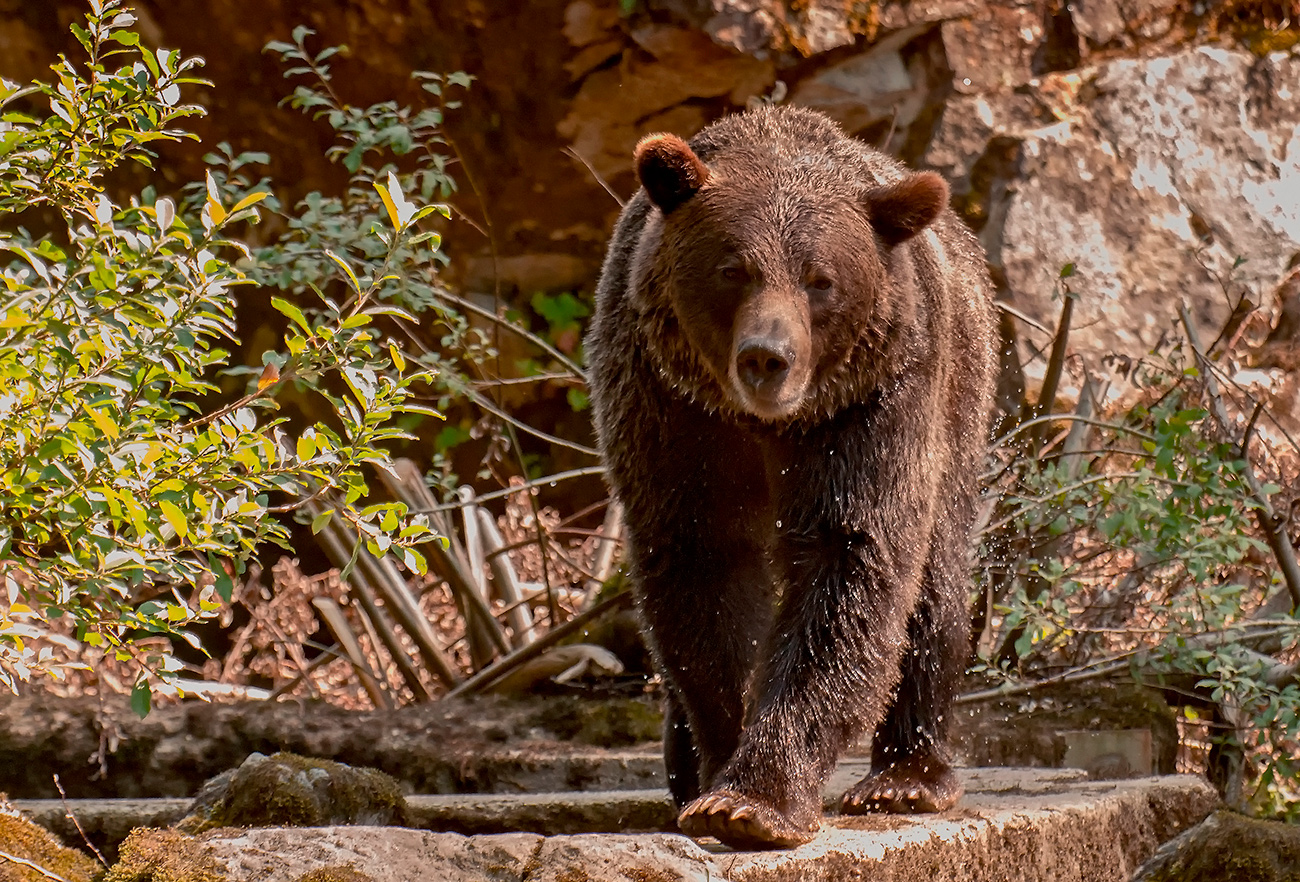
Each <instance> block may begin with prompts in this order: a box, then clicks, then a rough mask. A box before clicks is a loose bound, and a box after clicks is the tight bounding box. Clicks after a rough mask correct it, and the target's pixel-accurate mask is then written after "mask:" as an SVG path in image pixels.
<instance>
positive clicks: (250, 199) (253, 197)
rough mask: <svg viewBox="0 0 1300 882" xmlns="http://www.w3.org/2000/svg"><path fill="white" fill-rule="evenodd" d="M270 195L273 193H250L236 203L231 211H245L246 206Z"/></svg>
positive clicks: (232, 212)
mask: <svg viewBox="0 0 1300 882" xmlns="http://www.w3.org/2000/svg"><path fill="white" fill-rule="evenodd" d="M270 195H271V194H270V193H249V194H248V195H247V196H245V197H244V198H243V199H240V200H239V201H238V202H236V203H235V207H234V208H232V209H230V213H231V214H234V213H236V212H239V211H243V210H244V209H245V208H248V207H249V206H250V205H256V204H257V203H259V202H261V201H262V200H263V199H265V198H266V197H267V196H270Z"/></svg>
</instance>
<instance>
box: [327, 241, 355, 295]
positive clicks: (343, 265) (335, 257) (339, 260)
mask: <svg viewBox="0 0 1300 882" xmlns="http://www.w3.org/2000/svg"><path fill="white" fill-rule="evenodd" d="M325 256H326V257H328V258H329V259H330V260H332V261H334V262H335V263H337V264H338V265H339V266H340V267H341V268H342V270H343V273H344V275H346V276H347V277H348V284H349V285H351V286H352V290H353V291H356V292H357V293H358V294H360V293H361V283H360V282H359V281H357V274H356V273H354V272H352V267H350V266H348V264H347V261H345V260H344V259H343V258H341V257H339V256H338V255H337V254H335V253H334V252H333V251H330V250H329V249H328V248H326V249H325Z"/></svg>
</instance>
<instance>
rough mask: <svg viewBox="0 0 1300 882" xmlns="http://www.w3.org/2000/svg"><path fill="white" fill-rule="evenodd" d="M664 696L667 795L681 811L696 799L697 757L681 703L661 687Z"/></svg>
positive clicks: (674, 694) (666, 687)
mask: <svg viewBox="0 0 1300 882" xmlns="http://www.w3.org/2000/svg"><path fill="white" fill-rule="evenodd" d="M664 692H665V693H666V694H665V696H664V766H665V768H666V770H667V772H668V792H669V793H671V794H672V797H673V802H674V803H676V804H677V807H678V808H681V807H682V806H684V805H686V803H688V802H690V801H691V800H692V799H694V798H695V797H697V796H699V795H700V754H699V751H697V750H696V749H695V739H694V738H692V737H691V723H690V720H689V719H687V717H686V708H685V707H683V706H682V701H681V699H680V698H678V697H677V695H676V693H675V692H673V690H672V688H671V687H668V686H665V688H664Z"/></svg>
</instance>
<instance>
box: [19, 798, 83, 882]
mask: <svg viewBox="0 0 1300 882" xmlns="http://www.w3.org/2000/svg"><path fill="white" fill-rule="evenodd" d="M0 852H4V853H5V855H8V856H9V857H5V856H0V882H46V880H48V879H49V878H50V876H49V875H47V874H46V873H42V872H41V870H45V871H47V873H53V874H55V875H57V876H59V877H62V878H63V879H66V880H67V882H90V880H92V879H94V878H95V874H96V871H98V870H99V865H98V864H96V863H95V862H94V861H93V860H91V858H89V857H88V856H86V855H84V854H82V853H81V852H79V851H77V850H76V849H73V848H68V847H66V846H65V845H63V843H61V842H60V841H59V840H58V837H56V836H55V835H54V834H53V833H51V832H49V831H48V830H46V829H45V828H44V827H40V826H37V825H36V824H34V823H32V822H31V821H29V820H27V818H25V817H23V816H22V814H21V813H20V812H19V811H18V810H17V809H16V808H14V807H13V806H11V805H10V804H9V803H8V801H7V800H6V799H5V797H4V794H0ZM24 861H26V862H28V863H24ZM37 867H39V868H40V869H39V870H38V869H36V868H37Z"/></svg>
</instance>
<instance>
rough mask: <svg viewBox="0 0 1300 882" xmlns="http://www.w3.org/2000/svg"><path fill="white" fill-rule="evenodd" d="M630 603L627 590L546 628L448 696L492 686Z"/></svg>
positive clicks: (629, 593) (478, 690) (630, 599)
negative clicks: (525, 663) (562, 641)
mask: <svg viewBox="0 0 1300 882" xmlns="http://www.w3.org/2000/svg"><path fill="white" fill-rule="evenodd" d="M631 603H632V593H631V592H630V591H624V592H623V593H622V594H615V595H614V596H613V597H611V598H609V600H606V601H603V602H601V603H599V604H597V605H596V606H593V607H592V608H591V609H589V610H587V611H586V612H585V613H582V614H580V615H577V616H574V617H573V618H571V619H569V620H568V621H567V622H565V623H564V624H563V625H560V626H559V627H557V628H552V629H551V630H550V631H547V632H546V633H545V634H543V635H542V636H541V637H539V638H538V639H537V641H536V642H534V643H529V644H528V645H527V646H522V647H520V648H519V649H516V650H515V651H514V652H512V653H510V654H509V655H507V656H506V657H505V658H503V659H501V660H499V661H498V662H496V663H495V664H492V665H489V666H488V667H486V668H484V669H483V670H481V671H479V672H478V673H477V674H475V675H474V676H472V677H470V678H469V679H468V680H466V681H465V682H464V683H461V684H460V685H459V686H457V687H456V688H455V689H453V690H451V692H450V693H448V696H447V697H448V698H455V697H456V696H458V695H466V694H473V693H475V692H480V691H482V690H483V689H484V687H487V686H490V685H492V684H493V683H495V682H496V681H497V680H499V679H501V678H502V677H504V676H505V675H506V674H508V673H510V672H511V671H513V670H515V669H516V668H518V667H519V666H520V665H522V664H523V663H524V662H527V661H531V660H532V659H534V658H536V657H537V656H539V655H541V654H542V653H543V652H545V651H546V650H548V649H550V648H551V647H552V646H554V645H555V644H557V643H559V642H560V641H561V640H563V639H565V638H566V637H568V636H569V635H571V634H576V633H578V632H579V631H581V630H582V629H583V628H585V627H586V626H587V625H589V624H591V623H592V622H594V621H595V620H597V619H599V618H601V617H602V616H604V615H607V614H608V613H612V612H616V611H618V610H620V609H624V608H625V607H627V606H628V605H630V604H631Z"/></svg>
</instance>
